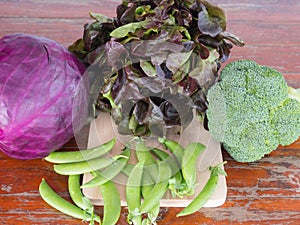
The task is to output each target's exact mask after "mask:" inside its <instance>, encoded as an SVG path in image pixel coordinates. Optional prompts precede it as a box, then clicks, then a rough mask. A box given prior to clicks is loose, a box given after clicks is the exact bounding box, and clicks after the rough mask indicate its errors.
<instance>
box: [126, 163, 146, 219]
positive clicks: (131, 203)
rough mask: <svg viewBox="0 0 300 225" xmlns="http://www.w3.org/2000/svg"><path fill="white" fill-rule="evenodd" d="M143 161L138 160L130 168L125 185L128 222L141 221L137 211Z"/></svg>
mask: <svg viewBox="0 0 300 225" xmlns="http://www.w3.org/2000/svg"><path fill="white" fill-rule="evenodd" d="M143 169H144V161H140V162H139V163H137V164H136V165H135V167H134V168H133V169H132V171H131V173H130V175H129V177H128V180H127V185H126V202H127V206H128V212H129V214H128V217H127V220H128V223H133V224H135V225H138V224H141V223H142V217H141V215H140V214H139V213H138V209H139V208H140V206H141V184H142V177H143Z"/></svg>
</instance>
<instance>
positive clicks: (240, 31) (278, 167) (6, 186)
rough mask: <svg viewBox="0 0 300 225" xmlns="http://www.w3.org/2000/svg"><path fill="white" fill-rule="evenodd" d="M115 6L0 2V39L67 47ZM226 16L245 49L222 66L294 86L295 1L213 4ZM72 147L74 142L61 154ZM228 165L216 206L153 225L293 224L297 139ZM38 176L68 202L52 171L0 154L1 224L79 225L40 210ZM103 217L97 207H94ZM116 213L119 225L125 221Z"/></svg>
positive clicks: (298, 75)
mask: <svg viewBox="0 0 300 225" xmlns="http://www.w3.org/2000/svg"><path fill="white" fill-rule="evenodd" d="M119 2H120V0H73V1H67V0H53V1H46V0H13V1H12V0H1V1H0V37H2V36H4V35H6V34H10V33H15V32H26V33H32V34H36V35H41V36H45V37H48V38H51V39H54V40H56V41H58V42H60V43H62V44H63V45H65V46H68V45H69V44H71V43H72V42H73V41H75V40H76V39H78V38H80V37H81V36H82V29H83V24H84V23H87V22H89V21H90V19H89V17H88V12H90V11H93V12H99V13H103V14H106V15H108V16H114V15H115V6H116V5H118V4H119ZM215 2H218V4H220V6H222V7H223V8H224V9H225V11H226V14H227V18H228V24H227V30H228V31H229V32H232V33H234V34H236V35H238V36H240V37H242V38H243V39H244V40H245V42H246V46H245V47H244V48H237V47H236V48H234V49H233V50H232V54H231V59H230V60H229V61H228V62H230V61H232V60H236V59H242V58H250V59H254V60H256V61H257V62H259V63H261V64H265V65H268V66H272V67H274V68H276V69H278V70H279V71H281V72H282V73H283V74H284V76H285V77H286V79H287V81H288V83H289V84H290V85H292V86H294V87H299V86H300V41H299V40H300V39H299V37H300V25H299V24H300V17H299V12H300V3H299V1H296V0H266V1H261V0H218V1H215ZM74 149H77V143H76V140H75V139H73V140H71V141H70V142H69V143H67V144H66V145H65V146H64V147H63V148H62V150H74ZM223 156H224V160H227V161H228V164H226V165H225V169H226V171H227V173H228V178H227V183H228V196H227V201H226V203H225V204H224V205H223V206H222V207H218V208H204V209H202V210H201V211H200V212H198V213H195V214H193V215H191V216H189V217H184V218H176V216H175V215H176V214H177V213H178V212H179V211H180V208H170V209H167V208H162V209H161V212H160V217H159V222H158V224H163V225H171V224H174V225H175V224H178V225H183V224H184V225H186V224H189V225H191V224H222V225H226V224H237V225H238V224H243V225H250V224H251V225H252V224H291V225H294V224H299V220H300V140H298V141H296V142H295V143H294V144H292V145H290V146H286V147H279V148H278V149H277V150H276V151H273V152H272V153H271V154H270V155H269V156H266V157H265V158H263V159H262V160H260V161H258V162H256V163H237V162H235V161H233V160H232V158H231V157H230V156H229V155H228V154H227V153H226V151H223ZM42 178H45V179H46V180H47V181H48V183H49V184H50V185H51V187H53V189H54V190H55V191H57V193H58V194H60V195H61V196H63V197H65V198H66V199H68V200H70V198H69V196H68V192H67V177H65V176H60V175H57V174H55V173H54V171H53V167H52V165H51V164H49V163H47V162H45V161H43V160H30V161H19V160H15V159H10V158H8V157H7V156H5V155H4V154H2V153H0V224H3V225H12V224H14V225H19V224H20V225H39V224H47V225H60V224H61V225H62V224H69V225H73V224H74V225H75V224H76V225H78V224H83V223H82V222H81V221H79V220H76V219H72V218H70V217H68V216H65V215H63V214H61V213H59V212H57V211H56V210H54V209H52V208H50V207H49V206H47V204H45V203H44V202H43V201H42V199H41V198H40V196H39V194H38V185H39V183H40V181H41V179H42ZM96 210H97V212H98V213H99V214H102V210H103V209H102V207H97V209H96ZM126 212H127V211H126V209H125V208H123V210H122V215H121V218H120V220H119V222H118V224H119V225H125V224H127V223H126Z"/></svg>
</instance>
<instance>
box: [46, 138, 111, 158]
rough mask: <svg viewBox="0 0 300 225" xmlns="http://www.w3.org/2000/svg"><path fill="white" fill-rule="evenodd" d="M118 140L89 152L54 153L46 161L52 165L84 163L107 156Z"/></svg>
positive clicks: (91, 149) (88, 150)
mask: <svg viewBox="0 0 300 225" xmlns="http://www.w3.org/2000/svg"><path fill="white" fill-rule="evenodd" d="M115 143H116V139H112V140H111V141H109V142H107V143H104V144H102V145H100V146H97V147H95V148H90V149H87V150H81V151H68V152H58V151H56V152H52V153H51V154H50V155H48V156H47V157H46V158H44V159H45V160H46V161H48V162H51V163H75V162H82V161H87V160H91V159H95V158H98V157H100V156H103V155H105V154H107V153H108V152H109V151H110V150H111V149H112V148H113V147H114V145H115Z"/></svg>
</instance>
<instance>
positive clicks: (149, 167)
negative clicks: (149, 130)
mask: <svg viewBox="0 0 300 225" xmlns="http://www.w3.org/2000/svg"><path fill="white" fill-rule="evenodd" d="M135 153H136V157H137V159H138V161H140V162H141V161H144V170H145V171H147V172H148V173H149V174H150V175H151V176H152V178H153V179H154V180H156V179H157V173H158V171H157V165H156V162H155V159H154V158H153V156H152V154H151V152H150V150H149V149H148V147H147V146H146V145H145V143H144V141H143V140H142V139H141V140H138V142H137V144H136V148H135Z"/></svg>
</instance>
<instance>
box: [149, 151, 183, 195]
mask: <svg viewBox="0 0 300 225" xmlns="http://www.w3.org/2000/svg"><path fill="white" fill-rule="evenodd" d="M151 152H152V153H153V154H154V155H155V156H156V157H158V158H159V159H160V160H162V161H165V162H167V163H168V164H169V165H170V167H171V169H172V175H173V177H172V178H171V179H170V180H169V189H170V190H171V194H172V196H173V197H176V196H178V197H180V198H183V197H184V196H185V193H186V190H187V186H186V183H185V181H184V180H183V178H182V173H181V170H180V169H179V167H178V165H177V163H176V162H175V159H174V158H173V156H170V155H169V154H168V153H167V152H165V151H163V150H161V149H157V148H153V149H151Z"/></svg>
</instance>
